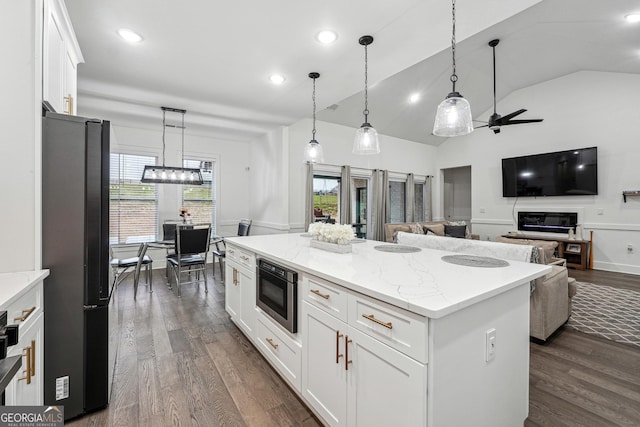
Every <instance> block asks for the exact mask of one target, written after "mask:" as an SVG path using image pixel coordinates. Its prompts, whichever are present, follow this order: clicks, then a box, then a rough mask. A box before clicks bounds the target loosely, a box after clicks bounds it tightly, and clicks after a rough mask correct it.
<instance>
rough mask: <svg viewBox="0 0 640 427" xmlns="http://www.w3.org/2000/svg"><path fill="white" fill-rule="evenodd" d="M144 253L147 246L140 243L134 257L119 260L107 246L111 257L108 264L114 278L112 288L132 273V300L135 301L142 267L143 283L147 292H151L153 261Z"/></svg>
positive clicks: (111, 248)
mask: <svg viewBox="0 0 640 427" xmlns="http://www.w3.org/2000/svg"><path fill="white" fill-rule="evenodd" d="M146 252H147V245H146V244H145V243H140V246H139V247H138V254H137V255H136V256H134V257H131V258H123V259H120V258H116V257H115V256H114V253H113V247H111V246H109V254H110V255H111V260H110V261H109V264H110V265H111V269H112V270H113V276H114V277H113V285H112V288H114V289H115V287H117V286H118V285H119V284H120V283H122V281H123V280H124V278H125V277H127V276H128V275H129V274H131V273H133V298H134V299H135V298H136V296H137V294H138V282H139V279H140V270H141V269H142V266H144V267H145V275H146V278H145V281H146V283H147V284H149V292H153V274H152V266H153V259H152V258H151V257H150V256H149V255H147V254H146Z"/></svg>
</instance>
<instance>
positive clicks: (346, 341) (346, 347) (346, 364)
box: [344, 335, 353, 371]
mask: <svg viewBox="0 0 640 427" xmlns="http://www.w3.org/2000/svg"><path fill="white" fill-rule="evenodd" d="M352 342H353V340H350V339H349V335H345V337H344V354H345V358H344V370H345V371H348V370H349V365H350V364H351V363H353V360H349V343H352Z"/></svg>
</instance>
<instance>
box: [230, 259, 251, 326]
mask: <svg viewBox="0 0 640 427" xmlns="http://www.w3.org/2000/svg"><path fill="white" fill-rule="evenodd" d="M236 271H237V273H236V276H237V278H238V281H239V282H240V284H239V285H238V287H239V288H240V319H239V320H240V321H239V322H238V326H240V328H241V329H242V330H243V332H244V333H245V334H246V335H247V336H248V337H250V338H253V336H254V333H255V325H256V279H255V277H256V276H255V274H249V273H248V272H247V271H246V270H245V269H243V268H238V269H236ZM232 278H233V277H232Z"/></svg>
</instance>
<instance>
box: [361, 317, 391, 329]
mask: <svg viewBox="0 0 640 427" xmlns="http://www.w3.org/2000/svg"><path fill="white" fill-rule="evenodd" d="M362 317H364V318H365V319H367V320H371V321H372V322H374V323H377V324H378V325H382V326H384V327H385V328H387V329H393V324H392V323H391V322H386V323H385V322H383V321H382V320H378V319H376V318H375V317H374V316H373V314H363V315H362Z"/></svg>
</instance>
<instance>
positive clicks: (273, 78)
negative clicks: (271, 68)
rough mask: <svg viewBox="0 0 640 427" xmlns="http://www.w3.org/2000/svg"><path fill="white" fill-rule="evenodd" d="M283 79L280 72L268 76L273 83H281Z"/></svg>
mask: <svg viewBox="0 0 640 427" xmlns="http://www.w3.org/2000/svg"><path fill="white" fill-rule="evenodd" d="M285 80H286V79H285V78H284V76H281V75H280V74H272V75H270V76H269V81H270V82H271V83H273V84H274V85H281V84H282V83H284V81H285Z"/></svg>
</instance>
